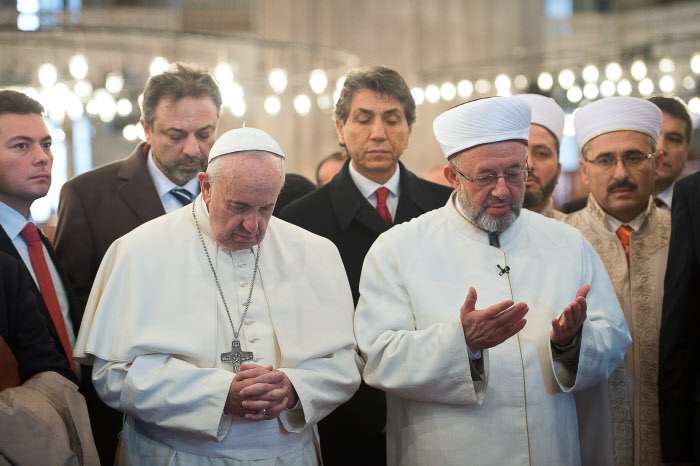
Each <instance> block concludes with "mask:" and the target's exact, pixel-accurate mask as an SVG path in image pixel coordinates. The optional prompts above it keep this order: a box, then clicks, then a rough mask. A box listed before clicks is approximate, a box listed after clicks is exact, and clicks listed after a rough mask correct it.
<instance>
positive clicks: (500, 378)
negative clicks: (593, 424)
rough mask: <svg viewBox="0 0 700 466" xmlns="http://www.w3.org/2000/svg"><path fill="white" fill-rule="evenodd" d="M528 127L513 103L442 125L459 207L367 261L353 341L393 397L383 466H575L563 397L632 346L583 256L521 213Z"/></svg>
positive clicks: (435, 215)
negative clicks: (355, 339)
mask: <svg viewBox="0 0 700 466" xmlns="http://www.w3.org/2000/svg"><path fill="white" fill-rule="evenodd" d="M529 126H530V109H529V107H528V105H527V104H526V103H525V102H523V101H521V100H519V99H517V98H514V97H491V98H486V99H479V100H475V101H472V102H468V103H466V104H462V105H459V106H457V107H454V108H452V109H450V110H447V111H446V112H444V113H442V114H441V115H439V116H438V117H437V118H436V119H435V121H434V123H433V129H434V133H435V137H436V138H437V140H438V142H439V143H440V145H441V147H442V150H443V153H444V155H445V157H446V158H447V159H448V161H449V165H448V166H447V167H446V168H445V177H446V178H447V179H448V180H450V182H451V183H452V186H453V187H454V189H455V191H456V192H455V193H454V194H453V195H452V196H451V198H450V200H449V201H448V203H447V204H446V205H445V206H444V207H442V208H440V209H437V210H434V211H431V212H428V213H426V214H424V215H422V216H420V217H418V218H417V219H414V220H413V221H411V222H408V223H404V224H401V225H397V226H396V227H395V228H392V229H391V230H389V231H387V232H386V233H384V234H382V235H381V236H380V237H379V238H378V239H377V241H376V242H375V243H374V245H373V246H372V248H371V249H370V251H369V253H368V254H367V257H366V259H365V264H364V267H363V270H362V278H361V281H360V301H359V303H358V306H357V311H356V315H355V335H356V337H357V341H358V346H359V348H360V351H361V354H362V356H363V357H364V358H365V359H366V361H367V363H366V365H365V367H364V374H363V375H364V378H365V380H366V382H367V383H368V384H369V385H372V386H374V387H377V388H380V389H382V390H384V391H386V393H387V408H388V415H387V453H388V463H389V464H390V465H402V466H405V465H426V464H439V465H445V466H450V465H458V464H459V465H461V464H465V463H467V464H472V465H493V464H498V465H516V464H517V465H521V464H532V465H539V464H566V465H579V464H581V461H580V451H579V442H578V436H577V426H576V424H577V422H576V408H575V406H574V399H573V395H572V392H576V391H579V390H581V389H584V388H586V387H589V386H591V385H593V384H597V383H599V382H600V381H601V380H604V379H605V378H606V377H607V376H608V375H609V374H610V373H611V372H612V371H613V370H614V368H615V367H616V366H617V365H618V364H619V363H620V362H621V361H622V359H623V355H624V351H625V349H626V348H627V346H628V345H629V341H630V339H629V333H628V331H627V326H626V324H625V322H624V317H623V315H622V311H621V310H620V306H619V304H618V302H617V299H616V298H615V293H614V290H613V287H612V284H611V283H610V280H609V279H608V276H607V274H606V273H605V268H604V266H603V264H602V263H601V261H600V259H599V258H598V256H597V254H596V253H595V251H594V250H593V248H591V246H590V244H589V243H588V242H587V241H586V240H585V239H584V238H583V236H582V235H581V234H580V233H579V232H577V231H576V230H574V229H572V228H570V227H569V226H568V225H566V224H564V223H562V222H558V221H555V220H552V219H548V218H545V217H543V216H541V215H537V214H534V213H532V212H530V211H528V210H521V207H522V202H523V194H524V191H525V180H526V178H527V167H526V159H527V135H528V128H529ZM477 292H478V298H479V300H480V301H479V304H480V305H479V309H477ZM465 295H466V299H465ZM526 316H527V318H528V319H527V323H526V321H525V317H526Z"/></svg>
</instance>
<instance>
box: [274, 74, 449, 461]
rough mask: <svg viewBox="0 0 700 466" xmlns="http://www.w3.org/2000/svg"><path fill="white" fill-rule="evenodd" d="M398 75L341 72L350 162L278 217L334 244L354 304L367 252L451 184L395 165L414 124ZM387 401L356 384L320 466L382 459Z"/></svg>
mask: <svg viewBox="0 0 700 466" xmlns="http://www.w3.org/2000/svg"><path fill="white" fill-rule="evenodd" d="M415 115H416V113H415V103H414V101H413V97H412V96H411V93H410V91H409V89H408V86H407V85H406V83H405V81H404V80H403V78H402V77H401V76H400V75H399V74H398V73H397V72H396V71H394V70H391V69H388V68H385V67H381V66H375V67H371V68H366V69H359V70H355V71H353V72H351V73H350V74H348V76H347V78H346V80H345V84H344V85H343V89H342V91H341V93H340V98H339V99H338V103H337V105H336V110H335V124H336V131H337V134H338V141H339V143H340V145H341V146H343V147H344V148H345V150H346V151H347V153H348V155H349V156H350V159H349V160H348V161H347V162H346V163H345V164H344V165H343V168H342V169H341V170H340V172H339V173H338V174H337V175H336V176H335V177H334V178H333V179H332V181H331V182H330V183H328V184H326V185H325V186H323V187H321V188H319V189H318V190H316V191H314V192H312V193H310V194H308V195H306V196H304V197H302V198H301V199H298V200H297V201H295V202H293V203H292V204H290V205H289V206H287V207H286V208H285V209H283V210H282V212H281V214H280V217H281V218H283V219H284V220H287V221H289V222H291V223H294V224H296V225H299V226H301V227H302V228H305V229H307V230H309V231H311V232H313V233H316V234H318V235H321V236H324V237H326V238H328V239H330V240H331V241H333V243H335V245H336V246H337V247H338V249H339V251H340V256H341V258H342V259H343V264H344V265H345V271H346V272H347V275H348V279H349V281H350V288H351V290H352V294H353V299H354V300H355V304H357V300H358V296H359V291H358V286H359V281H360V272H361V270H362V262H363V260H364V257H365V255H366V254H367V251H368V250H369V248H370V246H371V245H372V243H373V242H374V240H375V239H377V237H378V236H379V235H380V234H381V233H383V232H384V231H386V230H387V229H389V228H390V227H391V226H392V225H394V224H397V223H401V222H405V221H407V220H410V219H412V218H414V217H417V216H419V215H421V214H423V213H425V212H427V211H429V210H432V209H436V208H438V207H441V206H443V205H444V204H445V202H446V201H447V199H448V197H449V195H450V193H451V189H449V188H447V187H445V186H440V185H437V184H434V183H431V182H429V181H425V180H422V179H420V178H418V177H417V176H416V175H414V174H413V173H411V172H410V171H408V170H407V169H406V167H404V166H403V164H401V162H399V158H400V157H401V154H403V152H404V150H405V149H406V146H407V145H408V139H409V136H410V133H411V126H412V125H413V122H414V121H415ZM385 418H386V398H385V395H384V393H383V392H381V391H379V390H375V389H372V388H370V387H368V386H367V385H365V384H364V383H363V384H362V385H361V387H360V389H359V391H358V392H357V393H356V394H355V396H354V397H353V398H352V399H351V400H350V401H348V402H347V403H346V404H344V405H342V406H341V407H339V408H338V409H336V410H335V412H333V413H331V414H330V415H329V416H328V417H327V418H326V419H324V420H323V421H321V423H320V424H319V433H320V436H321V452H322V454H323V462H324V464H325V465H326V466H335V465H359V464H362V465H367V466H372V465H383V464H386V441H385V436H384V424H385V421H386V419H385Z"/></svg>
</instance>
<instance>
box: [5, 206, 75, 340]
mask: <svg viewBox="0 0 700 466" xmlns="http://www.w3.org/2000/svg"><path fill="white" fill-rule="evenodd" d="M31 221H32V219H31V218H30V219H29V220H27V219H26V218H24V216H23V215H22V214H20V213H19V212H17V211H16V210H15V209H13V208H12V207H10V206H8V205H7V204H5V203H4V202H0V225H2V229H3V230H5V233H6V234H7V236H8V237H9V238H10V240H11V241H12V244H14V246H15V248H16V249H17V252H18V253H19V256H20V257H21V258H22V261H23V262H24V265H26V266H27V269H28V270H29V273H30V274H31V276H32V278H33V279H34V283H36V286H37V287H39V282H38V281H37V279H36V274H35V273H34V268H33V267H32V261H31V260H30V258H29V248H28V247H27V243H26V242H25V241H24V238H22V237H21V236H20V232H21V231H22V229H23V228H24V226H25V225H26V224H27V223H28V222H31ZM41 247H42V249H43V250H44V257H45V258H46V264H47V265H48V267H49V273H50V274H51V280H52V281H53V286H54V288H55V289H56V296H57V297H58V304H59V306H60V307H61V314H62V315H63V322H64V323H65V325H66V331H67V332H68V338H69V339H70V344H71V346H74V345H75V332H74V331H73V323H72V322H71V320H70V314H69V309H70V307H69V305H68V295H67V294H66V289H65V288H64V286H63V282H62V281H61V276H60V275H59V274H58V270H57V269H56V266H55V265H54V263H53V261H52V260H51V256H49V252H48V251H47V250H46V246H44V243H42V244H41Z"/></svg>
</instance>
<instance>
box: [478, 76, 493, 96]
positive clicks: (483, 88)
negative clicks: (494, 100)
mask: <svg viewBox="0 0 700 466" xmlns="http://www.w3.org/2000/svg"><path fill="white" fill-rule="evenodd" d="M474 89H476V92H478V93H479V94H487V93H488V92H489V91H490V90H491V82H489V80H487V79H477V81H476V83H475V84H474Z"/></svg>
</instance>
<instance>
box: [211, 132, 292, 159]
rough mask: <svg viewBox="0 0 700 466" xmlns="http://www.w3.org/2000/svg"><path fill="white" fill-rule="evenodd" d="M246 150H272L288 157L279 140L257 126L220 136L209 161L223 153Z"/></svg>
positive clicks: (275, 153)
mask: <svg viewBox="0 0 700 466" xmlns="http://www.w3.org/2000/svg"><path fill="white" fill-rule="evenodd" d="M246 151H264V152H270V153H271V154H274V155H276V156H278V157H282V158H283V159H284V158H286V157H285V155H284V152H283V151H282V148H281V147H280V145H279V144H278V143H277V141H275V139H274V138H273V137H272V136H270V135H269V134H267V133H266V132H265V131H263V130H261V129H257V128H236V129H230V130H228V131H226V132H225V133H224V134H222V135H221V136H219V139H217V140H216V142H215V143H214V145H213V146H212V148H211V150H210V151H209V163H211V161H212V160H214V159H215V158H217V157H219V156H221V155H226V154H232V153H234V152H246Z"/></svg>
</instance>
